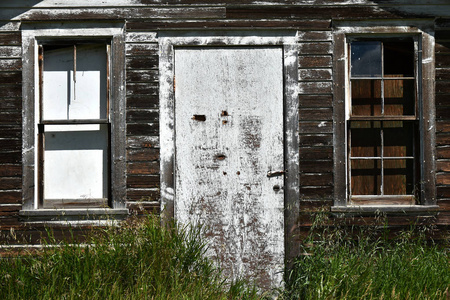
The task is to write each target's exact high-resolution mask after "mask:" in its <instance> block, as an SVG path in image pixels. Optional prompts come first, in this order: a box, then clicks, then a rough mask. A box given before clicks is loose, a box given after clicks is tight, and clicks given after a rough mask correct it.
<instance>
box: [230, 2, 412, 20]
mask: <svg viewBox="0 0 450 300" xmlns="http://www.w3.org/2000/svg"><path fill="white" fill-rule="evenodd" d="M413 15H414V14H411V16H413ZM226 16H227V19H243V18H248V19H283V18H292V17H294V18H311V19H331V18H334V19H340V18H359V19H361V18H398V15H397V14H396V13H395V12H389V11H387V10H383V9H379V8H378V7H377V6H356V5H345V6H341V5H339V6H314V5H310V6H306V5H302V6H275V7H268V6H266V7H264V6H251V7H250V6H246V7H243V6H241V7H232V6H229V7H227V13H226Z"/></svg>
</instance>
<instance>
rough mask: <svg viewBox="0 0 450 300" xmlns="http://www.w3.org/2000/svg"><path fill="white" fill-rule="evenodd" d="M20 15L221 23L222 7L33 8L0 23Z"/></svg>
mask: <svg viewBox="0 0 450 300" xmlns="http://www.w3.org/2000/svg"><path fill="white" fill-rule="evenodd" d="M14 11H17V14H18V15H19V14H20V15H21V17H20V19H21V20H26V21H53V20H61V21H65V20H67V21H73V20H123V19H211V18H213V19H217V18H219V19H221V18H224V17H225V8H224V7H205V6H189V7H187V6H177V7H167V6H166V7H161V6H160V7H122V8H118V7H117V8H110V7H106V8H105V7H104V8H96V7H84V8H71V9H66V8H60V7H53V8H34V9H30V10H28V11H26V12H25V13H23V12H22V11H19V10H18V9H15V10H14V9H2V10H1V11H0V19H2V18H4V17H8V16H10V15H11V14H14V13H15V12H14Z"/></svg>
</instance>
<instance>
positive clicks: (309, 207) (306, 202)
mask: <svg viewBox="0 0 450 300" xmlns="http://www.w3.org/2000/svg"><path fill="white" fill-rule="evenodd" d="M332 205H333V200H323V199H313V200H312V199H300V207H301V209H302V212H314V211H324V210H329V208H330V206H332Z"/></svg>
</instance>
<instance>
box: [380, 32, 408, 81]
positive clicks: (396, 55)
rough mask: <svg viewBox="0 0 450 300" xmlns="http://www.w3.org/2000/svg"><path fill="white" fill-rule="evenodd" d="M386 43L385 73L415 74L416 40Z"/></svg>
mask: <svg viewBox="0 0 450 300" xmlns="http://www.w3.org/2000/svg"><path fill="white" fill-rule="evenodd" d="M383 45H384V74H385V75H386V76H390V75H394V76H403V77H413V76H414V41H413V40H412V39H409V40H406V41H395V42H394V41H386V42H384V43H383Z"/></svg>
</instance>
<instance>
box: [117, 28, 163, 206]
mask: <svg viewBox="0 0 450 300" xmlns="http://www.w3.org/2000/svg"><path fill="white" fill-rule="evenodd" d="M149 29H150V28H146V30H145V31H144V30H141V29H139V28H129V26H128V24H127V28H126V39H125V41H126V46H125V48H126V79H127V84H126V87H127V93H126V94H127V174H128V176H127V207H128V208H129V209H130V210H131V211H132V213H134V214H142V213H143V212H145V211H149V212H151V211H158V210H159V198H160V195H159V121H158V120H159V100H158V92H159V84H158V51H159V49H158V40H157V34H156V32H154V31H148V30H149Z"/></svg>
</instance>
